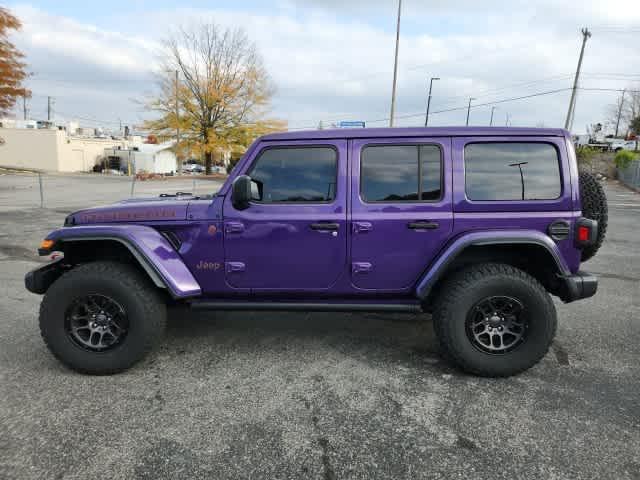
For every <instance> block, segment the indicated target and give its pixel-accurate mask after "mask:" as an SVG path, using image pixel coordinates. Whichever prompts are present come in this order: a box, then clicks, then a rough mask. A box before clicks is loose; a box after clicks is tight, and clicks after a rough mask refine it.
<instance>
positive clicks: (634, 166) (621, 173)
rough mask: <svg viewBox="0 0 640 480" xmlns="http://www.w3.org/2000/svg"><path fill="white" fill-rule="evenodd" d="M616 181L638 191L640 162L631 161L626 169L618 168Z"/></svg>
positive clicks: (639, 187)
mask: <svg viewBox="0 0 640 480" xmlns="http://www.w3.org/2000/svg"><path fill="white" fill-rule="evenodd" d="M618 179H619V180H620V181H621V182H622V183H624V184H625V185H627V186H629V187H631V188H634V189H636V190H640V160H634V161H632V162H631V163H630V164H629V165H628V166H627V168H624V169H623V168H619V169H618Z"/></svg>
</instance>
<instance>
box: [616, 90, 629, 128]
mask: <svg viewBox="0 0 640 480" xmlns="http://www.w3.org/2000/svg"><path fill="white" fill-rule="evenodd" d="M625 93H626V90H622V98H621V99H620V105H618V119H617V120H616V133H615V135H614V137H615V138H618V128H620V117H621V116H622V107H623V106H624V94H625Z"/></svg>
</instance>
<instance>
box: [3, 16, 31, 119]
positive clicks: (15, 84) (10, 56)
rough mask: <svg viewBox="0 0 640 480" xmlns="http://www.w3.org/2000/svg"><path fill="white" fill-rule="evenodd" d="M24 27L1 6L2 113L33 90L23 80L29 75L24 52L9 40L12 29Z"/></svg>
mask: <svg viewBox="0 0 640 480" xmlns="http://www.w3.org/2000/svg"><path fill="white" fill-rule="evenodd" d="M21 27H22V24H21V23H20V20H18V19H17V18H16V17H15V16H14V15H12V14H11V12H9V10H7V9H6V8H4V7H0V114H2V115H4V114H6V113H7V112H8V111H9V110H11V108H13V106H14V105H15V103H16V99H17V98H18V97H23V96H26V97H29V96H30V95H31V92H29V90H27V89H26V88H24V86H23V85H22V82H23V81H24V79H25V78H26V77H27V75H28V74H27V71H26V64H25V63H24V62H23V61H22V59H23V58H24V54H23V53H22V52H20V51H19V50H18V49H17V48H16V46H15V45H14V44H13V43H12V42H11V41H10V40H9V33H10V32H11V31H12V30H19V29H20V28H21Z"/></svg>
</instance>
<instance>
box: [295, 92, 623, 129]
mask: <svg viewBox="0 0 640 480" xmlns="http://www.w3.org/2000/svg"><path fill="white" fill-rule="evenodd" d="M567 90H571V88H570V87H566V88H559V89H556V90H548V91H546V92H537V93H532V94H530V95H522V96H519V97H511V98H503V99H500V100H494V101H491V102H485V103H476V104H472V105H471V108H479V107H486V106H489V105H498V104H500V103H507V102H514V101H517V100H525V99H527V98H534V97H541V96H544V95H552V94H554V93H559V92H566V91H567ZM627 91H629V90H627ZM467 108H468V105H465V106H461V107H454V108H447V109H443V110H436V111H434V112H430V113H429V115H435V114H436V113H447V112H455V111H458V110H467ZM423 116H424V112H420V113H410V114H405V115H396V118H413V117H423ZM388 120H389V117H385V118H376V119H369V120H364V121H365V122H367V123H377V122H386V121H388ZM312 128H315V126H308V127H294V128H290V129H289V130H308V129H312Z"/></svg>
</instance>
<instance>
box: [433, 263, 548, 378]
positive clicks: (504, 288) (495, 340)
mask: <svg viewBox="0 0 640 480" xmlns="http://www.w3.org/2000/svg"><path fill="white" fill-rule="evenodd" d="M433 321H434V328H435V331H436V335H437V337H438V341H439V343H440V346H441V349H442V351H443V353H444V354H445V356H446V357H447V358H449V359H451V360H453V361H454V362H455V363H456V364H458V365H459V366H460V367H461V368H462V369H464V370H466V371H468V372H470V373H473V374H476V375H481V376H487V377H505V376H509V375H514V374H516V373H519V372H522V371H524V370H526V369H528V368H530V367H532V366H533V365H535V364H536V363H538V362H539V361H540V359H541V358H542V357H543V356H544V355H545V354H546V353H547V351H548V350H549V346H550V345H551V342H552V341H553V337H554V335H555V331H556V322H557V320H556V311H555V307H554V305H553V302H552V300H551V297H550V296H549V294H548V293H547V292H546V291H545V289H544V287H543V286H542V285H540V283H539V282H538V281H537V280H536V279H535V278H533V277H531V276H530V275H528V274H527V273H526V272H523V271H522V270H519V269H517V268H515V267H512V266H510V265H503V264H482V265H477V266H473V267H469V268H467V269H464V270H462V271H460V272H457V273H456V274H454V275H453V276H452V277H451V278H450V279H449V280H447V281H446V283H445V284H444V285H443V287H442V289H441V290H440V294H439V296H438V298H437V299H436V303H435V306H434V313H433Z"/></svg>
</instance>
